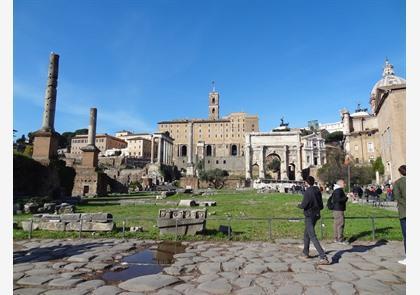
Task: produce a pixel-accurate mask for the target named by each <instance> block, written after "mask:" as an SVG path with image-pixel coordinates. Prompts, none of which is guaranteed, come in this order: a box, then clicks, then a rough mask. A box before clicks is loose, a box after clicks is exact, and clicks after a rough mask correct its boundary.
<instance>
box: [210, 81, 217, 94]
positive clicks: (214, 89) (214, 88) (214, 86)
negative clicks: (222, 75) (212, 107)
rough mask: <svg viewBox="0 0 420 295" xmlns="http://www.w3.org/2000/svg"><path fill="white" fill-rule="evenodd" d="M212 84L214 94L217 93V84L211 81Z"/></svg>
mask: <svg viewBox="0 0 420 295" xmlns="http://www.w3.org/2000/svg"><path fill="white" fill-rule="evenodd" d="M211 84H212V87H213V92H215V91H216V85H215V82H214V81H211Z"/></svg>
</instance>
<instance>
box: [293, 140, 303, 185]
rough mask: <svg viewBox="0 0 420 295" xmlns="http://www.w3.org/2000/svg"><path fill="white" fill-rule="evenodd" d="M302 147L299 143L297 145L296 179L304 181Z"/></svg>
mask: <svg viewBox="0 0 420 295" xmlns="http://www.w3.org/2000/svg"><path fill="white" fill-rule="evenodd" d="M301 149H302V146H301V144H300V143H299V144H298V145H297V167H295V177H296V180H298V181H300V180H302V151H301Z"/></svg>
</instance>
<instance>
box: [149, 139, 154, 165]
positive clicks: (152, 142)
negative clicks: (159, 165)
mask: <svg viewBox="0 0 420 295" xmlns="http://www.w3.org/2000/svg"><path fill="white" fill-rule="evenodd" d="M154 154H155V138H154V137H153V135H152V138H151V144H150V163H152V164H153V160H154Z"/></svg>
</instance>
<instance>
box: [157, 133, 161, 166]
mask: <svg viewBox="0 0 420 295" xmlns="http://www.w3.org/2000/svg"><path fill="white" fill-rule="evenodd" d="M157 161H158V164H161V163H162V137H161V136H159V137H158V154H157Z"/></svg>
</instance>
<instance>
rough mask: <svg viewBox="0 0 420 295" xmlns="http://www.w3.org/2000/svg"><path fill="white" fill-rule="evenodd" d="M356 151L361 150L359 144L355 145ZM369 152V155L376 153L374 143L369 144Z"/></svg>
mask: <svg viewBox="0 0 420 295" xmlns="http://www.w3.org/2000/svg"><path fill="white" fill-rule="evenodd" d="M354 150H355V151H358V150H359V146H358V145H357V144H356V145H354ZM367 151H368V153H373V152H374V151H375V147H374V144H373V142H368V143H367Z"/></svg>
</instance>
